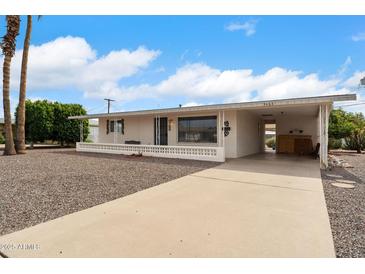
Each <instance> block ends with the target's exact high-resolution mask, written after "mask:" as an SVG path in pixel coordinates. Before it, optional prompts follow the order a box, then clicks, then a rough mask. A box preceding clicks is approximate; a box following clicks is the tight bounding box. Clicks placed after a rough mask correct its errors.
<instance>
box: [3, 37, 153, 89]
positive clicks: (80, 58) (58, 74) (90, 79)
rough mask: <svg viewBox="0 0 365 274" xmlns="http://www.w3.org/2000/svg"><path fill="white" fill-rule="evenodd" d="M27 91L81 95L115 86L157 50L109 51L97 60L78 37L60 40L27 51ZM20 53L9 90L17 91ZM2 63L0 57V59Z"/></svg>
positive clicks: (13, 69)
mask: <svg viewBox="0 0 365 274" xmlns="http://www.w3.org/2000/svg"><path fill="white" fill-rule="evenodd" d="M29 51H30V52H29V63H28V81H27V83H28V85H27V86H28V90H35V89H36V90H42V89H43V90H61V89H63V88H65V87H72V88H75V89H78V90H82V91H83V92H84V94H85V95H87V94H89V93H93V92H95V91H96V90H103V89H107V88H111V87H114V86H116V85H117V83H118V81H120V80H121V79H123V78H126V77H130V76H132V75H134V74H136V73H138V72H139V71H140V70H142V69H144V68H146V67H147V66H148V65H149V64H150V63H151V62H152V61H153V60H154V59H156V58H157V56H158V55H159V54H160V52H159V51H156V50H149V49H147V48H145V47H139V48H137V49H136V50H134V51H129V50H126V49H121V50H115V51H112V52H109V53H108V54H106V55H105V56H101V57H98V56H97V53H96V51H95V50H94V49H92V47H91V46H90V45H89V44H88V43H87V42H86V40H85V39H84V38H80V37H72V36H67V37H60V38H57V39H56V40H53V41H50V42H48V43H44V44H41V45H38V46H34V45H32V46H31V47H30V50H29ZM21 56H22V50H18V51H17V52H16V54H15V57H14V59H13V64H12V71H11V76H12V78H11V89H12V90H18V88H19V78H20V67H21ZM0 61H2V58H0Z"/></svg>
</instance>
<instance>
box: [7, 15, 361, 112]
mask: <svg viewBox="0 0 365 274" xmlns="http://www.w3.org/2000/svg"><path fill="white" fill-rule="evenodd" d="M25 22H26V20H25V17H22V29H21V35H20V36H19V38H18V51H17V54H16V57H15V59H14V62H13V69H12V93H11V99H12V101H13V102H12V103H13V107H14V105H15V104H16V101H17V93H18V81H19V80H18V78H19V76H18V75H19V70H20V59H21V58H20V57H21V48H22V43H23V38H24V32H25ZM0 27H1V28H0V30H1V32H2V33H1V36H2V35H3V33H4V32H5V18H4V16H2V17H1V19H0ZM364 57H365V17H364V16H160V17H159V16H44V17H43V18H42V19H41V20H40V21H39V22H37V21H36V20H34V24H33V34H32V48H31V52H30V61H29V62H30V65H29V80H28V94H27V95H28V97H29V98H30V99H33V100H35V99H49V100H56V101H60V102H75V103H81V104H83V105H84V106H85V107H86V108H87V109H88V110H89V112H90V113H95V112H104V111H106V103H105V102H104V101H103V98H105V97H109V98H112V99H116V102H115V103H113V108H112V110H114V111H121V110H132V109H148V108H158V107H175V106H178V105H179V104H182V105H198V104H209V103H223V102H236V101H247V100H262V99H276V98H285V97H303V96H314V95H323V94H329V93H344V92H349V91H356V85H357V83H358V80H359V78H360V77H361V76H365V63H364ZM356 92H357V93H358V94H359V95H360V100H362V98H364V97H365V93H364V92H363V91H356ZM363 108H364V105H360V106H355V107H352V108H348V110H353V111H363Z"/></svg>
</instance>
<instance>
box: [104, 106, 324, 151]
mask: <svg viewBox="0 0 365 274" xmlns="http://www.w3.org/2000/svg"><path fill="white" fill-rule="evenodd" d="M220 114H221V118H222V116H223V115H222V112H221V113H220ZM220 114H219V112H196V113H189V114H188V115H176V114H169V115H166V116H161V117H167V120H168V126H169V127H170V130H168V145H170V146H179V145H181V146H209V147H214V146H220V144H221V143H223V142H222V141H221V140H222V138H223V136H222V131H221V130H220V128H221V127H222V126H223V120H222V119H219V115H220ZM212 115H216V116H217V143H189V142H183V143H182V142H178V118H179V117H193V116H212ZM122 118H123V117H118V118H115V119H116V120H117V119H122ZM123 119H124V135H122V134H120V133H117V134H114V133H111V132H110V133H109V134H106V120H107V119H106V118H100V119H99V142H100V143H117V144H124V143H125V141H131V140H134V141H140V142H141V144H145V145H153V144H154V116H151V115H150V116H139V117H125V118H123ZM275 119H276V130H277V135H280V134H289V131H290V130H294V129H299V130H303V133H302V134H303V135H311V136H312V142H313V145H315V144H316V143H317V142H319V130H318V117H314V116H309V115H308V116H303V115H301V116H295V115H285V116H282V117H276V118H275ZM109 120H112V119H109ZM219 120H221V123H222V124H221V125H220V126H219ZM224 121H228V122H229V126H230V127H231V130H230V132H229V135H228V136H226V137H224V139H223V141H224V147H225V157H226V158H237V157H243V156H247V155H251V154H255V153H260V152H262V151H264V137H265V128H264V121H263V120H262V119H261V117H260V116H259V115H257V114H255V113H253V112H251V111H249V110H240V111H236V110H232V111H225V112H224ZM295 134H299V133H295Z"/></svg>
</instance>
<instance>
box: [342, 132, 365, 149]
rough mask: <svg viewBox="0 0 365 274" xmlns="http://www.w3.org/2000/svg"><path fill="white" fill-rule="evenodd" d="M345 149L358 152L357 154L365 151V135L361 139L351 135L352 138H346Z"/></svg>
mask: <svg viewBox="0 0 365 274" xmlns="http://www.w3.org/2000/svg"><path fill="white" fill-rule="evenodd" d="M344 148H345V149H349V150H356V151H357V152H359V151H361V150H365V135H363V136H361V137H360V138H359V137H357V136H356V135H351V136H350V137H347V138H345V145H344Z"/></svg>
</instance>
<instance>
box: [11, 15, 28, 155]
mask: <svg viewBox="0 0 365 274" xmlns="http://www.w3.org/2000/svg"><path fill="white" fill-rule="evenodd" d="M31 33H32V16H31V15H28V17H27V29H26V33H25V38H24V47H23V56H22V68H21V74H20V89H19V104H18V108H17V116H16V118H17V119H16V142H15V149H16V152H17V153H19V154H25V153H26V150H25V97H26V89H27V69H28V53H29V45H30V36H31Z"/></svg>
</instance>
